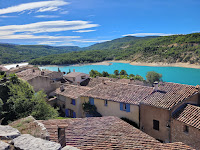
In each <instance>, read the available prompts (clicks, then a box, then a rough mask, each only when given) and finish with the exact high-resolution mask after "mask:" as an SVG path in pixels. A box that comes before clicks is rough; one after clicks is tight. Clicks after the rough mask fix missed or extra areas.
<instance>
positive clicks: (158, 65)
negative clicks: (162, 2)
mask: <svg viewBox="0 0 200 150" xmlns="http://www.w3.org/2000/svg"><path fill="white" fill-rule="evenodd" d="M112 62H116V63H127V64H130V65H133V66H150V67H182V68H193V69H200V65H196V64H189V63H171V64H168V63H161V62H160V63H145V62H135V61H127V60H111V61H102V62H97V63H87V64H74V65H43V66H39V67H48V66H49V67H53V66H54V67H62V66H63V67H65V66H85V65H105V66H110V65H111V63H112Z"/></svg>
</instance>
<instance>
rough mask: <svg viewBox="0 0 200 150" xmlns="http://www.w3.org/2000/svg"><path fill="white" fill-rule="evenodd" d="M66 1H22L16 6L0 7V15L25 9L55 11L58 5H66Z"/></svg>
mask: <svg viewBox="0 0 200 150" xmlns="http://www.w3.org/2000/svg"><path fill="white" fill-rule="evenodd" d="M68 4H69V3H68V2H65V1H64V0H52V1H39V2H32V3H24V4H20V5H16V6H11V7H7V8H3V9H0V15H2V14H8V13H15V12H23V11H27V10H34V9H39V10H38V12H44V11H56V10H58V9H59V6H64V5H68Z"/></svg>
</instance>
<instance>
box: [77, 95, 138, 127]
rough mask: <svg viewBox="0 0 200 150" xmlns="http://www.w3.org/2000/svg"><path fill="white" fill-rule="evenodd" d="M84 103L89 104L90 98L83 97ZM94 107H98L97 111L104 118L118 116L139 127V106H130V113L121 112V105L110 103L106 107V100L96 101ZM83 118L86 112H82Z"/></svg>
mask: <svg viewBox="0 0 200 150" xmlns="http://www.w3.org/2000/svg"><path fill="white" fill-rule="evenodd" d="M81 101H82V103H84V102H88V101H89V98H88V97H81ZM94 105H95V106H96V107H97V111H98V112H99V113H100V114H101V115H102V116H116V117H119V118H121V117H125V118H128V119H129V120H131V121H134V122H135V123H137V125H138V126H139V106H138V105H130V112H126V111H122V110H120V103H119V102H113V101H108V105H107V106H104V100H101V99H94ZM82 117H84V112H83V110H82Z"/></svg>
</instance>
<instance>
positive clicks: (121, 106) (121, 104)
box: [120, 103, 123, 111]
mask: <svg viewBox="0 0 200 150" xmlns="http://www.w3.org/2000/svg"><path fill="white" fill-rule="evenodd" d="M120 110H122V111H123V103H120Z"/></svg>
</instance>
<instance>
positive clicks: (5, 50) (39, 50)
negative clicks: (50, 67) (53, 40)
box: [0, 44, 80, 64]
mask: <svg viewBox="0 0 200 150" xmlns="http://www.w3.org/2000/svg"><path fill="white" fill-rule="evenodd" d="M78 50H80V48H79V47H77V46H65V47H64V46H62V47H53V46H45V45H13V44H0V64H7V63H19V62H27V61H30V60H32V59H35V58H38V57H41V56H47V55H51V54H62V53H67V52H72V51H78Z"/></svg>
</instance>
